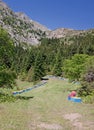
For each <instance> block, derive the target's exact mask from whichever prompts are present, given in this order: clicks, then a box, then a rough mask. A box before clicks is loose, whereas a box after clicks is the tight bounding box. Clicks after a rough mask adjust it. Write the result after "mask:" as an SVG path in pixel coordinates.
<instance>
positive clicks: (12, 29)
mask: <svg viewBox="0 0 94 130" xmlns="http://www.w3.org/2000/svg"><path fill="white" fill-rule="evenodd" d="M0 25H1V26H2V27H3V28H4V29H6V30H7V31H8V33H9V34H10V35H11V37H12V38H13V39H14V40H15V42H25V43H28V44H37V43H39V40H40V39H41V38H43V37H45V35H46V33H47V31H48V29H47V28H46V27H45V26H43V25H41V24H39V23H37V22H35V21H33V20H31V19H30V18H29V17H28V16H26V15H25V14H24V13H22V12H17V13H15V12H13V11H12V10H11V9H10V8H9V7H8V6H7V5H6V4H5V3H4V2H2V1H0Z"/></svg>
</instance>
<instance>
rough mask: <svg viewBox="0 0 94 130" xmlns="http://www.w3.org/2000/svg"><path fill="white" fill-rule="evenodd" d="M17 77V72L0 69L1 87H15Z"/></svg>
mask: <svg viewBox="0 0 94 130" xmlns="http://www.w3.org/2000/svg"><path fill="white" fill-rule="evenodd" d="M16 78H17V76H16V73H15V72H12V71H7V70H2V71H0V87H8V88H13V85H14V84H15V79H16Z"/></svg>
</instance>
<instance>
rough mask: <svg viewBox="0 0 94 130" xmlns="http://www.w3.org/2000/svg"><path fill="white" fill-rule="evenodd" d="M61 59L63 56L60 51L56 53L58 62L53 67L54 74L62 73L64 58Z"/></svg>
mask: <svg viewBox="0 0 94 130" xmlns="http://www.w3.org/2000/svg"><path fill="white" fill-rule="evenodd" d="M61 59H62V58H61V55H60V52H58V53H57V55H56V62H55V65H54V68H53V74H54V75H56V76H60V75H61V74H62V69H61V65H62V63H61V62H62V60H61Z"/></svg>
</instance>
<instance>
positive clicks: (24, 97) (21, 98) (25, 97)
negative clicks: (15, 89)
mask: <svg viewBox="0 0 94 130" xmlns="http://www.w3.org/2000/svg"><path fill="white" fill-rule="evenodd" d="M15 98H16V99H20V100H29V99H31V98H34V96H29V97H27V96H16V97H15Z"/></svg>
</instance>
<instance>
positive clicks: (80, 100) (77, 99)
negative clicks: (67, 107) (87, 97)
mask: <svg viewBox="0 0 94 130" xmlns="http://www.w3.org/2000/svg"><path fill="white" fill-rule="evenodd" d="M70 100H71V101H73V102H78V103H80V102H82V99H81V98H80V97H71V99H70Z"/></svg>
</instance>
